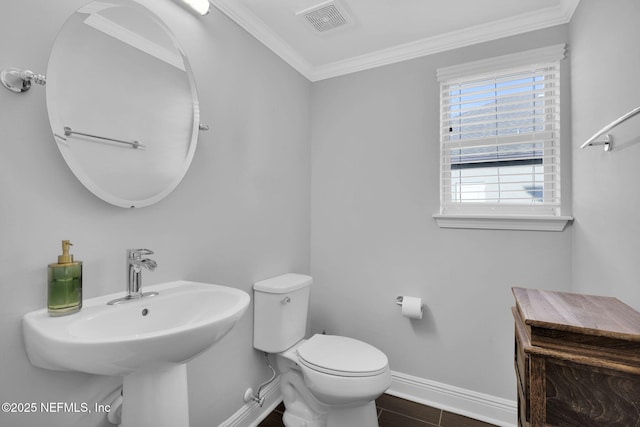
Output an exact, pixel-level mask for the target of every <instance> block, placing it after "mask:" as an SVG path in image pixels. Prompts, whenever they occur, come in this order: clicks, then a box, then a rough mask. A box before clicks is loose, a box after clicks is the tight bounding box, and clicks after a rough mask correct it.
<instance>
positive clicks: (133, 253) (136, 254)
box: [127, 249, 153, 259]
mask: <svg viewBox="0 0 640 427" xmlns="http://www.w3.org/2000/svg"><path fill="white" fill-rule="evenodd" d="M152 254H153V251H152V250H149V249H127V257H128V258H133V259H140V258H142V256H143V255H152Z"/></svg>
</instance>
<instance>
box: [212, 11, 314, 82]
mask: <svg viewBox="0 0 640 427" xmlns="http://www.w3.org/2000/svg"><path fill="white" fill-rule="evenodd" d="M209 2H210V3H211V4H212V5H214V6H215V7H216V8H217V9H218V10H220V11H221V12H222V13H224V14H225V15H227V16H228V17H229V18H231V20H233V21H234V22H235V23H236V24H238V25H239V26H240V27H241V28H243V29H244V30H245V31H247V32H248V33H249V34H251V35H252V36H253V37H255V38H256V39H257V40H258V41H259V42H260V43H262V44H264V45H265V46H266V47H268V48H269V49H271V50H272V51H273V52H274V53H275V54H276V55H278V56H279V57H280V58H282V59H283V60H284V61H285V62H286V63H288V64H289V65H291V66H292V67H293V68H294V69H296V70H297V71H298V72H299V73H300V74H302V75H303V76H305V77H306V78H307V79H309V80H310V78H309V76H310V75H311V74H312V66H311V64H310V63H309V61H307V60H306V59H305V58H304V57H303V56H302V55H300V54H299V53H298V52H297V51H296V50H295V49H293V48H292V47H291V46H290V45H289V44H288V43H287V42H285V41H284V40H283V39H282V38H281V37H280V36H278V35H277V34H276V33H275V32H274V31H273V30H271V29H270V28H269V27H268V26H267V24H265V23H264V21H263V20H262V19H260V18H258V17H257V16H256V15H255V14H254V13H253V12H251V11H250V10H249V9H247V8H246V7H244V6H242V5H241V4H240V3H239V2H237V1H235V0H209Z"/></svg>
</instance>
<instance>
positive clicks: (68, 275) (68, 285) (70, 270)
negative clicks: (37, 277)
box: [47, 240, 82, 316]
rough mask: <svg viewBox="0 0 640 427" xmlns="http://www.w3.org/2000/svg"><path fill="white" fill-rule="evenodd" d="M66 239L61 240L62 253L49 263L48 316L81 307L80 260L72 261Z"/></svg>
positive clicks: (71, 311) (69, 244) (62, 313)
mask: <svg viewBox="0 0 640 427" xmlns="http://www.w3.org/2000/svg"><path fill="white" fill-rule="evenodd" d="M69 246H73V245H72V244H71V242H69V241H68V240H63V241H62V255H59V256H58V262H57V263H52V264H49V275H48V276H49V286H48V289H47V309H48V310H49V315H50V316H65V315H67V314H73V313H77V312H78V311H80V308H82V261H74V260H73V255H71V254H70V253H69Z"/></svg>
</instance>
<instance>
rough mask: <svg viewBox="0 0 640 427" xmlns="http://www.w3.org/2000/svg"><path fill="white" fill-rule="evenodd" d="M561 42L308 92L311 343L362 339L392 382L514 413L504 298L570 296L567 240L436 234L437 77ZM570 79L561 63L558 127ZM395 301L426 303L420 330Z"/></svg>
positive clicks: (541, 35)
mask: <svg viewBox="0 0 640 427" xmlns="http://www.w3.org/2000/svg"><path fill="white" fill-rule="evenodd" d="M568 37H569V28H568V26H561V27H554V28H552V29H548V30H544V31H538V32H535V33H529V34H525V35H522V36H518V37H512V38H508V39H502V40H499V41H495V42H490V43H485V44H481V45H477V46H473V47H469V48H464V49H457V50H454V51H450V52H446V53H442V54H437V55H431V56H428V57H424V58H419V59H415V60H412V61H407V62H403V63H399V64H395V65H390V66H386V67H382V68H376V69H373V70H369V71H364V72H359V73H357V74H352V75H347V76H343V77H339V78H334V79H330V80H327V81H322V82H319V83H315V84H314V85H313V91H312V98H311V99H312V109H311V116H312V117H313V121H312V147H311V159H312V160H311V171H312V178H311V196H312V197H311V199H312V202H311V206H312V208H311V215H312V220H311V260H312V261H311V272H312V275H313V276H314V279H315V282H314V287H313V289H312V304H311V311H312V313H311V326H312V328H313V329H314V330H315V331H321V330H323V329H326V330H328V331H329V332H331V333H337V334H343V335H347V336H353V337H356V338H360V339H363V340H365V341H367V342H369V343H371V344H373V345H375V346H377V347H379V348H380V349H382V350H383V351H384V352H385V353H386V354H387V355H388V356H389V359H390V364H391V368H392V369H393V370H395V371H399V372H401V373H405V374H410V375H413V376H416V377H420V378H425V379H429V380H434V381H438V382H442V383H445V384H448V385H453V386H457V387H462V388H465V389H469V390H474V391H478V392H482V393H486V394H490V395H494V396H499V397H503V398H507V399H510V400H515V396H514V390H515V380H514V378H515V377H514V374H513V319H512V316H511V312H510V307H511V306H512V305H513V297H512V295H511V290H510V288H511V287H512V286H525V287H539V288H548V289H558V290H569V289H571V263H570V259H571V233H572V230H571V228H568V229H566V230H565V231H564V232H559V233H554V232H521V231H502V230H499V231H495V230H494V231H489V230H452V229H440V228H438V226H437V225H436V223H435V221H434V220H433V218H432V215H433V214H434V213H437V212H438V210H439V179H438V174H439V172H438V171H439V166H438V158H439V131H438V129H439V122H438V117H439V86H438V82H437V81H436V75H435V70H436V68H438V67H443V66H448V65H454V64H459V63H464V62H468V61H473V60H477V59H483V58H487V57H492V56H497V55H503V54H507V53H513V52H519V51H522V50H526V49H533V48H536V47H543V46H550V45H553V44H558V43H567V42H568ZM569 69H570V67H569V61H568V60H565V61H564V63H563V73H564V74H563V78H564V83H565V85H564V96H565V101H563V102H564V108H563V114H566V115H567V116H570V109H569V106H570V102H569V94H570V92H569V86H570V85H569V79H568V77H569V73H568V71H569ZM568 131H569V129H568V126H567V129H565V130H564V132H563V136H564V137H565V138H567V139H569V138H570V132H568ZM567 147H569V145H567ZM564 155H565V156H566V157H567V158H568V157H569V156H570V151H567V152H565V153H564ZM567 164H570V162H567ZM566 172H567V173H568V174H570V168H567V170H566ZM397 295H413V296H419V297H422V298H423V299H424V302H425V304H426V313H425V318H424V319H423V320H422V321H410V320H409V319H407V318H404V317H402V316H401V315H400V309H399V307H398V306H397V305H396V304H395V298H396V296H397Z"/></svg>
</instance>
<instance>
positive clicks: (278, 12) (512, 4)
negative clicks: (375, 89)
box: [211, 0, 580, 81]
mask: <svg viewBox="0 0 640 427" xmlns="http://www.w3.org/2000/svg"><path fill="white" fill-rule="evenodd" d="M579 1H580V0H338V6H343V7H344V9H345V10H346V13H347V14H348V16H349V17H350V18H352V20H353V23H352V24H349V25H343V26H341V27H338V28H336V29H333V30H329V31H326V32H322V33H321V32H318V31H317V30H315V29H314V28H313V26H311V25H310V24H309V23H308V22H307V21H306V20H305V19H304V17H303V16H302V15H297V13H298V12H300V11H303V10H306V9H309V8H312V7H314V6H316V5H319V4H323V3H327V0H211V3H212V4H213V5H214V6H216V7H217V8H218V9H220V10H221V11H222V12H224V13H225V14H226V15H228V16H229V17H230V18H231V19H233V20H234V21H236V23H238V24H239V25H240V26H241V27H243V28H244V29H245V30H247V31H248V32H249V33H250V34H252V35H253V36H254V37H256V38H257V39H258V40H259V41H261V42H262V43H264V44H265V45H266V46H267V47H269V48H270V49H271V50H273V51H274V52H275V53H276V54H278V55H279V56H280V57H282V58H283V59H284V60H285V61H287V62H288V63H289V64H290V65H291V66H292V67H294V68H295V69H296V70H298V71H299V72H300V73H301V74H303V75H304V76H305V77H307V78H308V79H309V80H311V81H317V80H322V79H327V78H331V77H335V76H339V75H343V74H348V73H352V72H355V71H360V70H365V69H368V68H373V67H377V66H380V65H386V64H391V63H394V62H399V61H403V60H406V59H411V58H416V57H419V56H424V55H429V54H432V53H436V52H442V51H446V50H450V49H455V48H458V47H463V46H469V45H472V44H476V43H481V42H485V41H489V40H495V39H498V38H502V37H508V36H511V35H515V34H521V33H525V32H528V31H533V30H538V29H541V28H547V27H551V26H554V25H560V24H564V23H567V22H569V21H570V20H571V16H572V15H573V12H574V10H575V8H576V7H577V5H578V2H579Z"/></svg>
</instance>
